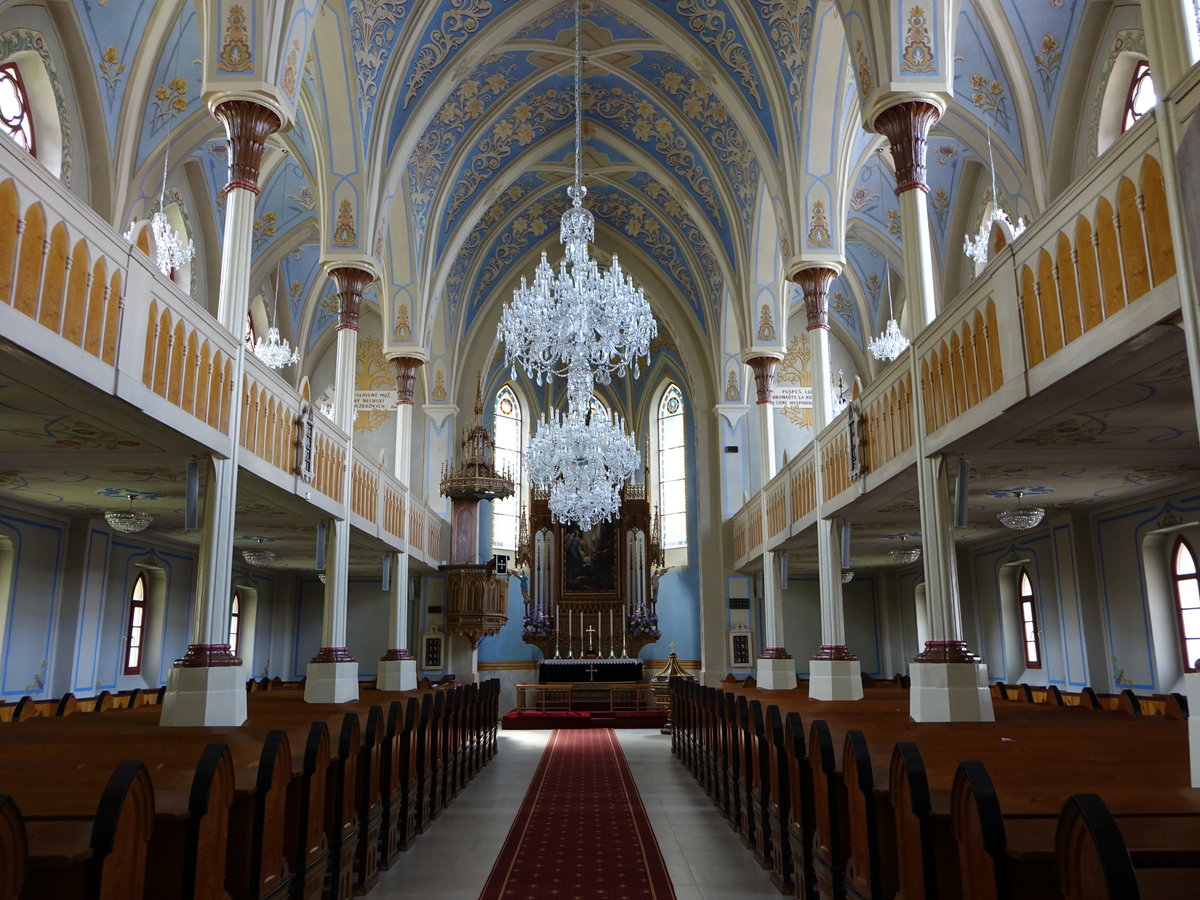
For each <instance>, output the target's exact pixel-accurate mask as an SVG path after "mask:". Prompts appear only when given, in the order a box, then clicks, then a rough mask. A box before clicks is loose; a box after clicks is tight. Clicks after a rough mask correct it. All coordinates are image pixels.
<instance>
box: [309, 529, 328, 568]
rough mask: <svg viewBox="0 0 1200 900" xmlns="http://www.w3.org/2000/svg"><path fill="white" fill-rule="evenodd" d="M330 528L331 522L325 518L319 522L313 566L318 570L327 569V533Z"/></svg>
mask: <svg viewBox="0 0 1200 900" xmlns="http://www.w3.org/2000/svg"><path fill="white" fill-rule="evenodd" d="M328 530H329V523H328V522H326V521H325V520H324V519H321V520H320V521H319V522H317V552H316V553H315V554H313V557H314V560H315V561H314V563H313V567H314V568H315V569H316V570H317V571H318V572H324V571H325V534H326V532H328Z"/></svg>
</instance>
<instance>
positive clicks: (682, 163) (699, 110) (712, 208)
mask: <svg viewBox="0 0 1200 900" xmlns="http://www.w3.org/2000/svg"><path fill="white" fill-rule="evenodd" d="M677 74H678V73H677ZM679 77H680V78H681V79H682V78H683V76H682V75H680V76H679ZM687 84H688V87H687V90H688V91H689V93H691V94H693V96H692V97H689V100H691V101H693V102H692V103H687V102H685V105H684V108H683V111H684V114H685V115H690V113H689V110H692V113H694V114H695V115H696V116H697V117H700V116H702V115H715V113H714V112H712V110H711V107H706V106H705V104H706V103H707V102H708V100H709V96H708V94H707V92H708V91H709V88H708V86H707V85H706V84H705V83H704V82H703V81H702V80H701V79H698V78H696V79H693V81H692V82H690V83H687ZM673 85H674V86H675V90H672V86H673ZM684 85H685V82H684V81H679V82H676V81H675V80H674V79H670V80H666V73H664V84H663V88H664V89H665V90H666V91H668V93H675V91H677V90H679V89H680V88H683V87H684ZM582 99H583V109H584V112H585V113H586V112H588V111H591V112H592V113H594V114H595V115H598V116H600V117H601V118H604V119H608V120H609V121H612V122H614V123H615V124H616V125H618V126H619V127H620V129H621V130H623V131H629V132H632V134H633V136H634V137H635V138H637V139H638V140H639V141H642V142H644V143H648V144H652V145H653V146H654V149H655V151H656V152H657V153H658V154H659V155H660V156H661V157H662V159H663V160H664V161H665V162H666V163H667V164H668V165H669V166H670V167H671V168H672V169H673V170H674V172H675V174H677V175H679V176H680V177H681V178H682V179H683V180H685V181H686V182H687V183H688V184H689V185H690V186H691V188H692V190H693V191H695V193H696V195H697V196H698V197H699V198H700V200H701V201H702V202H703V203H704V205H705V208H706V209H707V211H708V215H709V216H710V217H711V218H712V220H713V222H714V223H716V224H717V225H721V224H723V222H724V218H725V217H724V215H723V214H722V212H721V204H720V203H719V202H718V201H717V196H716V189H715V188H714V187H713V183H712V179H710V178H709V176H708V173H707V172H706V171H705V169H704V166H703V165H702V164H701V162H700V159H699V157H698V156H697V154H695V153H694V152H693V151H692V149H691V147H690V145H689V144H688V141H687V139H686V138H685V137H684V136H683V135H681V134H680V133H679V132H678V131H677V130H676V128H675V126H674V124H673V123H672V122H671V120H670V119H669V118H667V116H665V115H664V114H663V113H662V112H661V111H660V110H659V109H658V108H657V107H656V106H655V105H654V104H652V103H651V102H650V101H649V100H647V99H646V98H645V97H644V96H643V95H641V94H634V93H631V92H629V91H627V90H625V89H624V88H622V87H613V88H611V89H609V88H607V87H605V86H602V85H601V86H593V87H592V88H591V89H590V90H585V91H584V92H583V98H582ZM714 143H716V142H714ZM747 152H748V151H747ZM756 176H757V173H756ZM748 183H749V184H750V185H751V190H753V186H756V185H757V177H755V179H754V181H753V182H748Z"/></svg>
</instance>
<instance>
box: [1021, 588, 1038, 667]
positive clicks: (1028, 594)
mask: <svg viewBox="0 0 1200 900" xmlns="http://www.w3.org/2000/svg"><path fill="white" fill-rule="evenodd" d="M1036 601H1037V598H1036V597H1035V596H1034V593H1033V581H1032V580H1030V578H1029V573H1028V572H1027V571H1026V570H1025V569H1024V568H1022V569H1021V574H1020V576H1019V577H1018V578H1017V602H1018V603H1020V604H1021V639H1022V641H1024V643H1025V668H1027V669H1040V668H1041V667H1042V644H1041V636H1040V634H1039V633H1038V622H1037V602H1036Z"/></svg>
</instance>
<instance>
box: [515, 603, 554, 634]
mask: <svg viewBox="0 0 1200 900" xmlns="http://www.w3.org/2000/svg"><path fill="white" fill-rule="evenodd" d="M550 633H551V623H550V614H549V613H547V612H546V611H545V610H543V609H542V608H541V607H540V606H536V607H534V608H533V609H531V610H530V611H529V612H528V613H526V614H525V618H524V619H522V620H521V637H523V638H530V637H549V636H550Z"/></svg>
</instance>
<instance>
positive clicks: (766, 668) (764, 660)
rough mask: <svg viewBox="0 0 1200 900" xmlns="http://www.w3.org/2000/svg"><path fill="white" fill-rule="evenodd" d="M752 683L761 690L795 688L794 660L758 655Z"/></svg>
mask: <svg viewBox="0 0 1200 900" xmlns="http://www.w3.org/2000/svg"><path fill="white" fill-rule="evenodd" d="M754 683H755V684H756V685H757V686H758V689H759V690H761V691H791V690H795V688H796V661H795V660H794V659H792V658H791V657H790V656H789V657H787V658H786V659H774V658H770V657H761V656H760V657H759V659H758V668H757V669H756V670H755V673H754Z"/></svg>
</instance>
